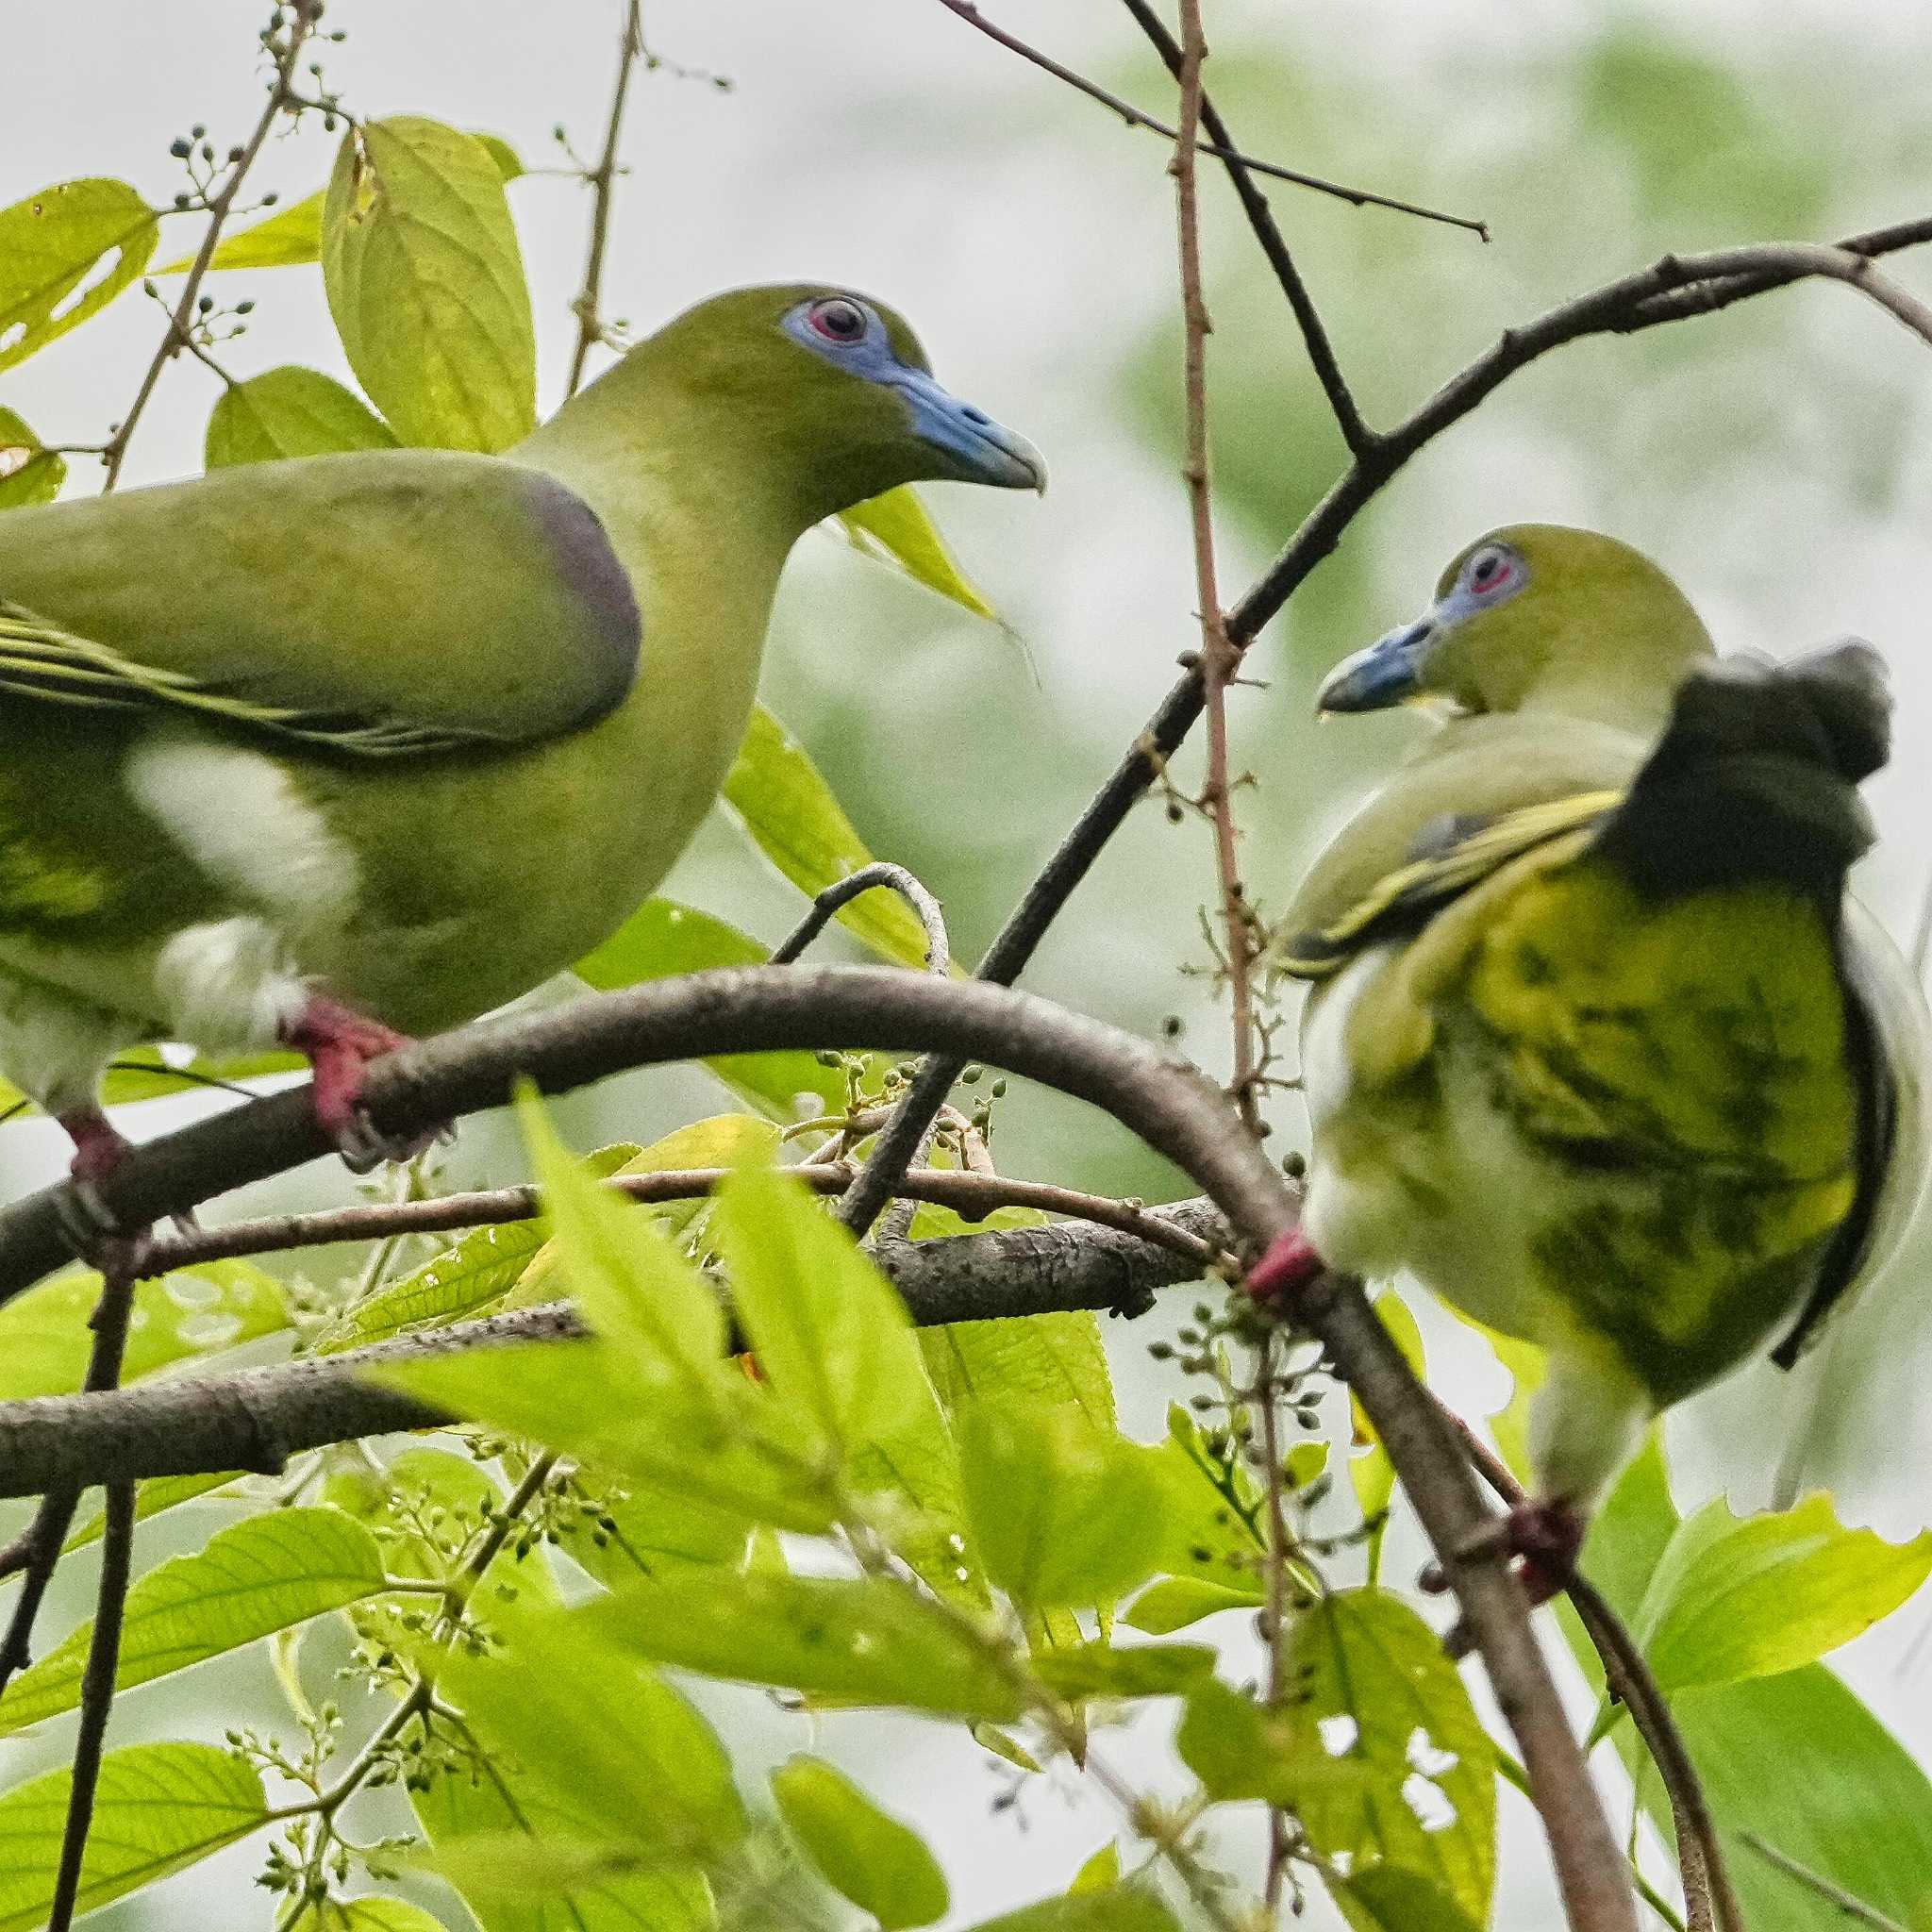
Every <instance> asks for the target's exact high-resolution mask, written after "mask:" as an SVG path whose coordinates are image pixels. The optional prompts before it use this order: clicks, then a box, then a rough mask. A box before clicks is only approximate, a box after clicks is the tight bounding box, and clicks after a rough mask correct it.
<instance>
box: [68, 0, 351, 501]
mask: <svg viewBox="0 0 1932 1932" xmlns="http://www.w3.org/2000/svg"><path fill="white" fill-rule="evenodd" d="M321 14H322V8H321V5H320V4H319V0H291V8H290V17H289V25H288V29H287V31H288V39H287V40H286V41H285V42H282V44H281V46H280V47H279V48H278V49H276V50H275V81H274V84H273V85H272V86H271V87H270V89H269V95H268V105H267V106H266V107H265V108H263V109H262V110H261V119H260V120H259V121H258V122H257V123H256V124H255V132H254V133H253V134H251V135H250V136H249V137H248V140H247V142H246V143H245V144H244V145H243V147H242V153H241V155H240V157H239V158H237V159H235V160H234V161H232V162H230V163H229V165H228V176H227V179H226V180H225V181H224V182H223V184H222V192H220V193H219V194H217V195H216V196H215V198H214V200H213V201H212V202H211V203H210V204H209V205H208V227H207V230H206V231H205V232H204V233H203V235H202V238H201V246H200V247H199V248H197V249H196V250H195V252H194V265H193V266H192V268H191V269H190V270H189V271H188V279H187V280H186V281H184V282H183V283H182V285H181V296H180V299H179V300H178V301H177V302H176V303H175V307H174V310H173V312H172V313H171V314H170V315H169V317H168V332H167V334H166V335H165V336H164V337H163V338H162V339H161V345H160V347H159V348H158V349H157V350H156V351H155V356H154V360H153V361H152V362H150V363H149V364H148V366H147V374H146V375H143V376H142V381H141V387H140V389H139V390H137V391H135V395H134V401H133V402H132V403H131V404H130V405H129V406H128V409H127V413H126V415H125V416H124V417H123V418H122V419H121V423H120V425H119V427H117V428H116V429H115V430H114V432H113V434H112V435H111V436H109V437H108V441H107V442H106V443H105V444H104V445H103V446H102V451H101V460H102V462H103V463H104V464H105V465H106V474H105V475H104V476H103V477H102V480H101V490H102V491H103V493H105V492H106V491H109V490H111V489H113V487H114V486H115V484H117V483H118V482H119V481H120V480H121V466H122V465H123V464H124V463H125V461H126V460H127V445H128V444H129V443H130V442H131V441H133V440H134V432H135V429H136V427H137V426H138V425H139V424H140V422H141V419H142V414H143V413H144V412H145V411H146V408H147V406H148V402H149V399H150V398H151V397H152V396H153V395H154V392H155V389H156V387H157V385H158V383H159V382H160V379H161V372H162V371H163V370H164V369H165V368H166V367H167V366H168V364H169V363H170V362H172V361H173V360H174V359H175V357H176V356H177V355H179V354H180V352H181V351H182V350H183V349H193V348H194V347H195V343H194V337H193V323H194V305H195V303H196V301H197V300H198V299H199V297H200V294H201V284H202V278H203V277H204V276H205V275H207V274H208V264H209V262H211V261H212V260H213V259H214V253H215V244H216V243H217V242H220V240H221V239H222V229H223V227H224V226H225V225H226V223H227V219H228V216H229V215H230V214H231V213H232V212H233V210H234V207H235V198H236V196H237V195H238V194H240V193H241V192H242V182H243V180H244V179H246V177H247V175H248V171H249V170H250V169H251V168H252V167H254V165H255V158H256V157H257V156H258V154H260V152H261V149H262V143H263V142H266V141H267V140H268V137H269V131H270V129H271V128H273V127H274V126H275V118H276V116H277V115H279V114H281V113H283V112H284V111H285V110H288V109H290V108H292V107H293V106H294V105H295V101H294V95H293V93H292V92H291V88H292V82H293V76H294V73H295V63H296V61H297V60H299V59H300V58H302V49H303V46H304V45H305V43H306V42H308V36H309V35H310V34H311V33H312V32H313V31H314V29H315V24H316V21H317V20H318V19H319V18H320V17H321ZM196 353H197V354H198V353H199V351H198V350H197V352H196ZM203 359H204V360H206V359H207V358H203ZM217 373H218V374H220V375H222V379H223V380H224V381H228V380H230V379H231V378H230V377H228V375H226V373H225V372H223V371H219V370H218V371H217Z"/></svg>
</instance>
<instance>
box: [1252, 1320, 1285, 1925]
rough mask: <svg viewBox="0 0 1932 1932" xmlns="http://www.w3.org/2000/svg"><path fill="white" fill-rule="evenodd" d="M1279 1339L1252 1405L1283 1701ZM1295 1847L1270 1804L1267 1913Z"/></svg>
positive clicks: (1265, 1622)
mask: <svg viewBox="0 0 1932 1932" xmlns="http://www.w3.org/2000/svg"><path fill="white" fill-rule="evenodd" d="M1276 1345H1277V1341H1276V1337H1275V1336H1274V1334H1273V1333H1270V1334H1268V1335H1266V1336H1264V1337H1263V1338H1262V1340H1261V1344H1260V1346H1259V1347H1258V1348H1257V1350H1256V1351H1255V1406H1256V1407H1257V1409H1258V1410H1259V1411H1260V1417H1261V1454H1262V1456H1263V1457H1264V1458H1265V1459H1266V1463H1267V1467H1266V1468H1265V1469H1264V1470H1263V1472H1262V1480H1263V1482H1264V1484H1265V1485H1266V1494H1267V1513H1266V1516H1265V1518H1264V1522H1265V1525H1266V1530H1267V1539H1268V1548H1267V1559H1266V1560H1267V1569H1266V1572H1265V1576H1264V1595H1265V1601H1264V1602H1263V1604H1262V1606H1261V1641H1263V1642H1264V1643H1265V1644H1266V1645H1267V1646H1268V1702H1269V1703H1270V1704H1271V1705H1278V1704H1280V1703H1281V1701H1282V1699H1283V1697H1284V1695H1285V1694H1286V1691H1287V1689H1288V1685H1287V1682H1286V1680H1285V1678H1284V1675H1283V1671H1284V1667H1285V1665H1286V1662H1287V1658H1286V1656H1285V1654H1284V1648H1283V1638H1284V1636H1285V1635H1286V1631H1287V1622H1288V1619H1287V1607H1288V1565H1289V1556H1290V1552H1291V1549H1292V1547H1293V1541H1292V1539H1291V1537H1290V1536H1289V1533H1288V1518H1287V1515H1286V1513H1285V1510H1284V1508H1283V1496H1282V1479H1281V1411H1280V1408H1279V1407H1278V1405H1277V1403H1276V1400H1275V1397H1276V1393H1277V1391H1276V1389H1275V1384H1274V1359H1275V1349H1276ZM1293 1847H1294V1834H1293V1832H1292V1831H1291V1828H1290V1822H1289V1817H1288V1814H1287V1812H1286V1811H1284V1810H1283V1809H1282V1808H1281V1807H1280V1806H1278V1805H1271V1806H1270V1807H1268V1870H1267V1875H1266V1878H1265V1881H1264V1883H1263V1888H1262V1893H1261V1896H1262V1898H1263V1900H1264V1901H1265V1903H1266V1904H1267V1907H1268V1908H1269V1910H1270V1911H1271V1912H1278V1910H1279V1908H1280V1905H1281V1892H1282V1888H1283V1886H1284V1884H1285V1883H1286V1882H1287V1878H1288V1861H1289V1855H1290V1853H1291V1851H1292V1850H1293Z"/></svg>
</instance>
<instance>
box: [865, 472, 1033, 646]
mask: <svg viewBox="0 0 1932 1932" xmlns="http://www.w3.org/2000/svg"><path fill="white" fill-rule="evenodd" d="M839 521H840V522H841V524H843V525H844V526H845V533H846V535H847V536H848V537H850V538H851V540H852V544H853V547H854V548H855V549H857V550H863V551H865V552H866V553H867V554H868V555H871V556H883V557H886V558H891V561H892V562H894V563H896V564H897V565H898V566H899V568H900V569H901V570H903V571H904V572H905V573H906V575H908V576H909V577H911V578H912V579H913V580H914V581H915V582H916V583H922V584H924V586H925V587H926V589H927V590H929V591H938V592H939V593H940V595H941V597H949V598H951V599H952V601H953V602H954V603H955V604H959V605H963V606H964V607H965V608H967V609H968V610H970V611H972V613H973V614H974V617H984V618H988V619H991V621H992V622H993V623H995V624H997V623H998V622H999V613H998V612H997V611H996V610H995V609H994V608H992V606H991V604H989V603H988V602H987V601H986V599H985V598H984V597H982V596H981V595H980V594H979V592H978V591H976V590H974V587H973V585H972V584H971V583H969V582H968V581H967V578H966V575H965V573H964V572H962V571H961V570H960V568H959V566H958V562H957V561H956V560H955V559H954V557H953V553H952V552H951V551H950V550H948V549H947V548H946V542H945V539H944V538H943V537H941V535H940V533H939V530H938V529H937V527H936V526H935V525H934V524H933V520H932V518H931V516H930V515H929V514H928V513H927V511H926V508H925V506H924V504H923V503H921V502H920V500H919V497H918V495H917V493H916V492H915V491H913V489H912V487H911V485H910V484H902V485H901V486H900V487H899V488H898V489H897V490H889V491H886V493H885V494H884V495H883V496H874V497H872V498H870V499H869V500H868V501H866V502H864V503H861V504H858V505H857V506H855V507H854V508H851V509H848V510H841V512H840V513H839Z"/></svg>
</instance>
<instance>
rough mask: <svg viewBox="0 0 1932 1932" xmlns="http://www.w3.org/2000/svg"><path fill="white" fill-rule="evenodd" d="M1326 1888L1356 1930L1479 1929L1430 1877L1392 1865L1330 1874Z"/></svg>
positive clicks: (1433, 1931) (1479, 1924)
mask: <svg viewBox="0 0 1932 1932" xmlns="http://www.w3.org/2000/svg"><path fill="white" fill-rule="evenodd" d="M1328 1889H1329V1890H1330V1891H1332V1892H1333V1893H1334V1895H1335V1900H1336V1903H1337V1904H1338V1905H1340V1906H1341V1912H1342V1916H1343V1917H1344V1918H1345V1919H1347V1921H1348V1923H1349V1924H1351V1925H1352V1926H1354V1927H1355V1932H1424V1928H1426V1932H1482V1922H1481V1921H1479V1920H1476V1919H1472V1918H1471V1917H1470V1916H1469V1914H1468V1913H1467V1912H1465V1911H1464V1910H1463V1909H1462V1907H1460V1906H1458V1905H1457V1903H1456V1901H1455V1900H1454V1899H1453V1898H1452V1897H1451V1896H1450V1895H1449V1893H1448V1892H1446V1891H1444V1890H1443V1889H1442V1888H1441V1886H1440V1885H1439V1884H1437V1882H1436V1881H1435V1880H1434V1879H1433V1878H1426V1877H1424V1875H1423V1874H1421V1873H1420V1872H1405V1871H1402V1870H1400V1869H1398V1868H1397V1867H1396V1866H1393V1865H1372V1866H1371V1867H1370V1868H1369V1870H1368V1871H1366V1872H1364V1873H1361V1874H1359V1875H1358V1876H1355V1877H1351V1878H1347V1879H1340V1878H1332V1877H1331V1878H1330V1879H1329V1881H1328Z"/></svg>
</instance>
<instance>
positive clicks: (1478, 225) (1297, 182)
mask: <svg viewBox="0 0 1932 1932" xmlns="http://www.w3.org/2000/svg"><path fill="white" fill-rule="evenodd" d="M940 5H941V7H943V8H945V9H946V10H947V11H948V12H949V13H957V14H958V16H959V18H960V19H961V20H963V21H964V22H965V23H966V24H967V25H968V26H974V27H977V28H978V29H979V31H980V32H981V33H983V34H984V35H986V37H987V38H988V39H989V40H991V41H997V42H999V43H1000V45H1001V46H1003V47H1005V48H1007V49H1008V51H1009V52H1011V53H1014V54H1017V55H1019V57H1020V58H1021V59H1023V60H1027V61H1030V62H1031V63H1032V64H1033V65H1034V66H1035V67H1038V68H1039V69H1040V70H1041V72H1042V73H1045V74H1050V75H1053V77H1054V78H1055V79H1056V80H1063V81H1065V82H1066V84H1067V85H1068V86H1069V87H1070V88H1073V89H1074V91H1075V92H1078V93H1083V94H1085V95H1086V96H1087V98H1088V99H1089V100H1090V101H1098V102H1099V103H1100V105H1101V106H1102V107H1103V108H1111V109H1112V111H1113V112H1114V113H1116V114H1118V115H1119V116H1120V117H1121V119H1122V120H1123V121H1124V122H1125V123H1126V124H1127V125H1128V126H1129V127H1144V128H1146V129H1147V130H1148V132H1149V133H1152V134H1158V135H1163V136H1165V138H1166V139H1167V140H1169V141H1174V140H1177V139H1178V133H1177V130H1175V129H1174V128H1173V127H1170V126H1169V125H1167V123H1166V122H1165V121H1161V120H1157V119H1156V118H1155V116H1154V115H1152V114H1147V113H1143V112H1142V111H1141V109H1140V108H1137V107H1135V106H1134V105H1133V103H1132V102H1131V101H1124V100H1123V99H1122V98H1121V97H1120V95H1118V94H1116V93H1109V92H1108V90H1107V89H1106V88H1104V87H1102V86H1101V85H1100V83H1099V82H1098V81H1094V80H1089V79H1088V78H1087V76H1086V75H1084V74H1078V73H1075V72H1074V69H1073V68H1071V67H1068V66H1065V65H1064V64H1063V63H1062V62H1060V61H1058V60H1056V59H1055V58H1053V57H1052V55H1050V54H1042V53H1041V51H1040V49H1039V48H1038V47H1034V46H1029V45H1028V44H1027V42H1024V41H1023V40H1020V39H1019V38H1018V37H1017V36H1015V35H1013V34H1009V33H1008V31H1007V30H1006V28H1004V27H1000V26H995V25H993V24H992V22H991V21H990V20H988V19H987V17H986V16H985V15H984V14H983V13H981V12H980V10H979V8H977V7H976V6H974V4H973V0H940ZM1195 147H1196V150H1197V151H1198V152H1199V153H1201V154H1204V155H1212V156H1213V157H1214V158H1215V159H1216V160H1220V161H1228V162H1233V163H1239V164H1240V165H1241V167H1243V168H1248V169H1252V170H1253V171H1254V172H1255V173H1256V174H1257V175H1273V176H1274V179H1275V180H1277V181H1289V182H1292V183H1293V184H1294V186H1295V187H1297V188H1312V189H1313V190H1314V191H1315V192H1317V193H1318V194H1332V195H1335V196H1336V197H1337V198H1338V199H1340V200H1342V201H1346V202H1351V203H1353V204H1354V205H1355V206H1356V207H1357V208H1392V209H1393V210H1394V211H1395V212H1396V213H1397V214H1404V215H1415V216H1417V217H1418V218H1419V219H1421V220H1423V221H1425V222H1443V223H1446V224H1447V225H1449V226H1450V227H1452V228H1467V229H1469V230H1470V232H1471V233H1472V234H1475V235H1480V236H1481V237H1482V239H1483V240H1484V241H1485V242H1487V241H1488V240H1489V239H1490V230H1489V226H1488V225H1487V224H1486V223H1483V222H1478V221H1474V220H1472V219H1471V218H1470V217H1469V216H1467V215H1451V214H1444V213H1443V212H1442V211H1441V209H1440V208H1423V207H1421V206H1419V205H1418V204H1417V203H1415V202H1412V201H1398V200H1396V199H1395V198H1394V197H1393V196H1392V195H1388V194H1374V193H1371V192H1369V190H1368V189H1366V188H1348V187H1344V186H1343V185H1342V184H1341V182H1340V181H1328V180H1324V178H1323V177H1322V176H1321V175H1305V174H1303V173H1302V172H1301V171H1300V170H1299V169H1296V168H1284V167H1281V166H1279V165H1278V164H1277V163H1275V162H1274V161H1262V160H1257V159H1256V158H1255V157H1254V156H1253V155H1243V154H1237V153H1236V152H1235V151H1234V150H1233V149H1232V148H1231V147H1230V146H1229V145H1228V144H1227V143H1226V142H1225V141H1224V138H1223V136H1222V134H1221V133H1219V132H1216V134H1215V136H1214V139H1213V140H1212V141H1198V140H1197V141H1196V142H1195Z"/></svg>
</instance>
